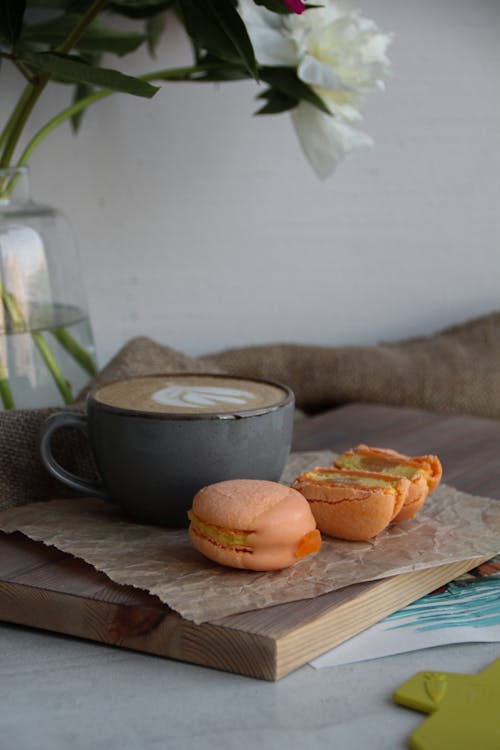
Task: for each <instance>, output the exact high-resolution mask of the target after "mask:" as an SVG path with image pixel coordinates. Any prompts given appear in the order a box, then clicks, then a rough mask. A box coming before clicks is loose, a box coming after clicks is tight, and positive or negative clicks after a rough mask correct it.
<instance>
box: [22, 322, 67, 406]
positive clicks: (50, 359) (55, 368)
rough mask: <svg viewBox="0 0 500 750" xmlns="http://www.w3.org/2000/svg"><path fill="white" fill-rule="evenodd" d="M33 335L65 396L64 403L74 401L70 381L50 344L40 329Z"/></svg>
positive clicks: (59, 388) (62, 394)
mask: <svg viewBox="0 0 500 750" xmlns="http://www.w3.org/2000/svg"><path fill="white" fill-rule="evenodd" d="M31 336H32V338H33V342H34V344H35V346H36V348H37V349H38V351H39V352H40V354H41V356H42V359H43V360H44V362H45V364H46V365H47V368H48V370H49V372H50V374H51V375H52V377H53V378H54V382H55V384H56V386H57V388H58V390H59V393H60V394H61V396H62V397H63V401H64V403H65V404H71V403H72V401H73V394H72V393H71V386H70V384H69V383H68V381H67V380H65V378H64V376H63V374H62V372H61V369H60V367H59V365H58V364H57V361H56V359H55V357H54V355H53V354H52V352H51V351H50V347H49V345H48V344H47V342H46V341H45V339H44V338H43V336H42V334H41V333H40V331H32V332H31Z"/></svg>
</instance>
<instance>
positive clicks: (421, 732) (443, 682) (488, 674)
mask: <svg viewBox="0 0 500 750" xmlns="http://www.w3.org/2000/svg"><path fill="white" fill-rule="evenodd" d="M393 697H394V700H395V701H396V703H400V704H401V705H402V706H407V707H408V708H413V709H415V710H416V711H422V712H423V713H426V714H430V716H429V718H427V719H426V720H425V721H424V722H423V724H421V725H420V726H419V727H418V729H416V730H415V731H414V732H413V734H412V735H411V736H410V746H411V747H412V748H413V749H414V750H500V659H497V660H496V661H494V662H493V663H492V664H490V665H489V666H488V667H486V669H483V671H482V672H479V674H475V675H469V674H455V673H453V672H418V674H416V675H414V676H413V677H411V678H410V679H409V680H407V682H405V683H404V684H403V685H401V687H399V688H398V689H397V690H396V691H395V693H394V696H393Z"/></svg>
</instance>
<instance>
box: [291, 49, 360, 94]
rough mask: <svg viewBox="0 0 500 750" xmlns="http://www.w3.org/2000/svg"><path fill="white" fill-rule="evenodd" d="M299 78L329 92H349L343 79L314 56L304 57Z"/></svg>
mask: <svg viewBox="0 0 500 750" xmlns="http://www.w3.org/2000/svg"><path fill="white" fill-rule="evenodd" d="M297 74H298V76H299V78H300V79H301V80H302V81H304V83H308V84H310V85H311V86H317V87H318V88H321V89H327V90H328V91H348V90H349V87H348V86H346V85H345V84H344V83H343V82H342V79H341V78H340V77H339V76H338V75H337V74H336V73H335V71H334V70H333V68H331V67H330V66H329V65H326V64H325V63H323V62H321V60H318V59H317V58H316V57H313V56H312V55H307V54H306V55H304V56H303V58H302V60H301V61H300V64H299V67H298V69H297Z"/></svg>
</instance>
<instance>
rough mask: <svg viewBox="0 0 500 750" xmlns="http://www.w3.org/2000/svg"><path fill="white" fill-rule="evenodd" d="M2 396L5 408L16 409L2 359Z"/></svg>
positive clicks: (0, 393)
mask: <svg viewBox="0 0 500 750" xmlns="http://www.w3.org/2000/svg"><path fill="white" fill-rule="evenodd" d="M0 398H1V399H2V404H3V408H4V409H6V410H7V409H14V407H15V403H14V399H13V397H12V391H11V390H10V385H9V377H8V375H7V370H6V369H5V365H4V363H3V362H2V360H1V359H0Z"/></svg>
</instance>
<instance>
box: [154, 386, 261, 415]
mask: <svg viewBox="0 0 500 750" xmlns="http://www.w3.org/2000/svg"><path fill="white" fill-rule="evenodd" d="M151 398H152V399H153V401H156V403H157V404H162V406H181V407H185V408H186V409H199V407H200V406H202V407H204V408H206V407H217V406H219V405H221V404H234V405H236V406H247V405H248V404H250V402H251V401H252V400H253V401H254V400H255V399H256V398H257V397H256V395H255V394H254V393H250V391H241V390H239V389H238V388H224V387H221V386H209V385H198V386H196V385H180V384H178V383H172V384H171V385H169V386H167V388H163V389H162V390H161V391H157V392H156V393H153V395H152V396H151Z"/></svg>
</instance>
